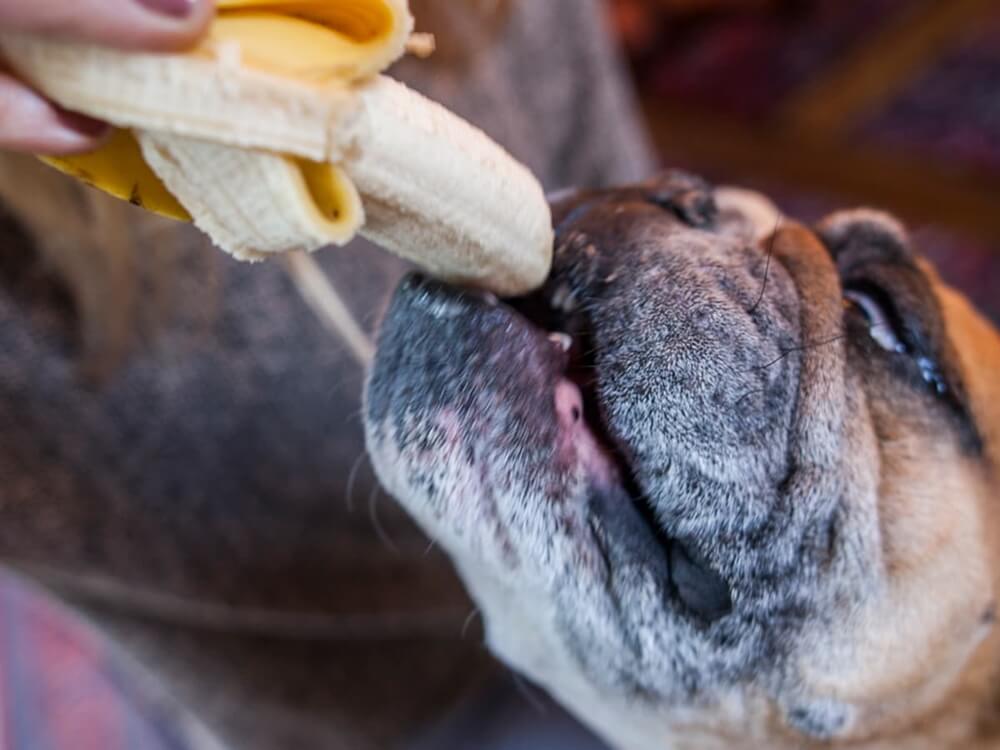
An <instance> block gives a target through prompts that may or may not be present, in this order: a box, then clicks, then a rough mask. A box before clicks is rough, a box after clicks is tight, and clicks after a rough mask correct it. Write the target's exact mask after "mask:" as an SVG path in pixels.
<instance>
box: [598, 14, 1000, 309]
mask: <svg viewBox="0 0 1000 750" xmlns="http://www.w3.org/2000/svg"><path fill="white" fill-rule="evenodd" d="M608 3H609V8H608V11H609V13H610V16H611V20H612V23H613V24H614V27H615V30H616V33H617V35H618V38H619V39H620V40H621V43H622V45H623V47H624V49H625V50H626V53H627V55H628V58H629V62H630V66H631V70H632V74H633V76H634V79H635V82H636V85H637V87H638V90H639V95H640V98H641V102H642V107H643V111H644V114H645V117H646V120H647V122H648V125H649V130H650V132H651V134H652V137H653V139H654V141H655V143H656V146H657V148H658V150H659V152H660V155H661V156H662V159H663V161H664V162H665V163H667V164H672V165H683V166H687V167H690V168H691V169H693V170H695V171H697V172H701V173H703V174H705V175H706V176H708V177H710V178H712V179H714V180H719V181H733V182H738V183H742V184H746V185H749V186H752V187H757V188H760V189H762V190H764V191H765V192H767V193H769V194H771V195H772V196H773V197H774V198H775V199H776V200H777V201H778V202H779V203H780V204H781V205H782V206H783V207H784V208H785V209H787V210H788V211H789V212H790V213H791V214H793V215H796V216H798V217H800V218H803V219H811V218H815V217H816V216H818V215H820V214H822V213H823V212H825V211H827V210H829V209H831V208H841V207H845V206H849V205H859V204H865V205H872V206H877V207H881V208H885V209H887V210H890V211H892V212H894V213H897V214H899V215H900V216H902V217H903V218H904V219H906V220H907V222H908V223H909V224H910V226H911V228H912V229H913V231H914V233H915V235H916V237H917V240H918V243H919V246H920V247H921V249H922V250H923V251H924V252H925V253H926V254H927V255H929V256H930V257H931V258H932V259H933V260H934V261H935V262H936V263H937V264H938V266H939V268H940V270H941V271H942V272H943V274H944V275H945V277H946V278H948V279H949V280H950V281H951V282H953V283H954V284H956V285H957V286H959V287H960V288H962V289H964V290H965V291H966V292H967V293H968V294H969V295H970V296H971V297H972V298H973V299H974V300H975V301H976V302H977V303H978V304H979V306H980V308H981V309H984V310H986V311H987V312H989V313H990V314H991V315H992V316H993V318H994V319H997V320H1000V261H998V260H997V255H996V253H997V248H1000V210H998V204H997V198H998V195H1000V189H998V188H1000V4H998V3H996V2H993V1H992V0H948V1H947V2H937V1H935V0H866V1H865V2H843V1H842V0H608Z"/></svg>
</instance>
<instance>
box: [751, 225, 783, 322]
mask: <svg viewBox="0 0 1000 750" xmlns="http://www.w3.org/2000/svg"><path fill="white" fill-rule="evenodd" d="M780 228H781V217H780V216H779V217H778V218H777V219H776V220H775V222H774V231H773V232H771V238H770V240H769V241H768V243H767V255H766V256H765V258H764V278H763V279H762V280H761V284H760V294H759V295H757V301H756V302H754V303H753V305H751V307H750V309H749V310H747V313H748V314H749V315H753V313H754V312H755V311H756V310H757V308H758V307H759V306H760V303H761V302H763V301H764V291H765V290H766V289H767V277H768V273H769V272H770V270H771V257H772V256H773V255H774V243H775V240H776V239H777V237H778V230H779V229H780Z"/></svg>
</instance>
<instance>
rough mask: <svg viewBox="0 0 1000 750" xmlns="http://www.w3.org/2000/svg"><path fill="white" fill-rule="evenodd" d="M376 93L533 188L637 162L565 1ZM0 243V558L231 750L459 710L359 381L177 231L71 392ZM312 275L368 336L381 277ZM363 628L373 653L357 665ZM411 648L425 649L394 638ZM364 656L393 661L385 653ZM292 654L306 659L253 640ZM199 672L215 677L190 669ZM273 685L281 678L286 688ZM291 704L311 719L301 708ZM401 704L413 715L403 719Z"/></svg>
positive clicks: (423, 546)
mask: <svg viewBox="0 0 1000 750" xmlns="http://www.w3.org/2000/svg"><path fill="white" fill-rule="evenodd" d="M394 73H395V74H396V75H398V76H399V77H401V78H403V79H404V80H406V81H408V82H410V83H411V84H413V85H414V86H415V87H416V88H418V89H421V90H423V91H425V92H427V93H429V94H430V95H431V96H432V97H433V98H436V99H438V100H439V101H442V102H443V103H445V104H446V105H447V106H449V107H451V108H453V109H454V110H455V111H457V112H458V113H459V114H461V115H463V116H465V117H467V118H469V119H470V120H472V121H473V122H475V123H477V124H479V125H481V126H482V127H483V128H484V129H485V130H486V131H487V132H488V133H490V134H491V135H492V136H493V137H495V138H496V139H497V140H499V141H500V142H501V143H503V144H504V145H505V146H507V147H508V148H509V149H510V150H511V151H512V153H513V154H514V155H515V156H516V157H518V158H520V159H521V160H523V161H524V162H525V163H526V164H527V165H528V166H529V167H530V168H532V169H533V170H534V171H535V172H536V174H538V175H539V176H540V178H541V179H542V180H543V182H544V183H545V186H546V187H547V188H549V189H554V188H558V187H564V186H567V185H573V184H579V185H598V184H606V183H610V182H618V181H625V180H632V179H635V178H638V177H641V176H643V175H644V174H645V173H646V172H647V170H648V168H649V166H650V161H651V160H650V158H649V152H648V150H647V148H646V143H645V140H644V137H643V135H642V134H641V131H640V129H639V128H638V126H637V124H636V119H635V112H634V108H633V106H632V102H631V99H630V97H629V95H628V93H627V90H626V89H625V87H624V85H623V82H622V78H621V76H620V71H619V69H618V63H617V61H616V59H615V58H614V55H613V53H612V51H611V49H610V46H609V42H608V39H607V37H606V34H605V32H604V29H603V27H602V25H601V17H600V12H599V8H598V6H597V5H596V4H595V3H593V2H590V0H586V1H585V0H546V1H545V2H535V0H523V1H521V2H516V3H513V4H512V7H511V9H510V12H509V14H508V15H507V16H506V18H505V20H504V22H503V24H502V25H501V26H500V27H499V28H498V29H497V30H496V31H495V40H494V43H493V46H489V45H487V46H484V47H483V48H481V49H480V50H479V51H478V53H477V54H475V55H474V56H472V57H471V58H470V59H469V60H468V61H467V65H465V66H464V67H463V68H462V69H459V70H456V69H453V68H444V67H442V66H431V65H427V64H424V63H422V62H420V61H416V60H407V61H405V62H403V63H402V64H400V65H398V66H397V69H396V70H395V71H394ZM38 200H44V196H43V195H40V196H38ZM4 229H5V231H4V234H3V239H2V240H0V243H2V244H0V259H2V260H0V267H9V268H11V269H14V271H11V272H9V273H5V274H4V273H0V558H2V559H4V560H6V561H7V562H9V563H11V564H14V565H17V566H19V567H21V568H23V569H25V570H27V571H29V572H31V573H33V574H35V575H37V576H40V577H42V579H43V580H45V581H47V582H49V583H50V584H51V585H53V586H55V587H57V590H59V591H60V592H63V593H65V594H67V595H73V596H75V597H76V602H77V603H78V604H79V605H80V606H84V607H87V606H92V607H93V609H92V615H93V617H94V618H95V620H96V621H97V622H98V623H101V622H107V623H108V626H109V627H111V626H112V623H113V630H114V632H115V633H116V635H119V636H121V637H126V636H128V634H129V632H131V631H134V632H135V633H138V634H140V635H137V636H136V638H137V639H138V641H137V643H138V642H141V652H142V656H143V658H144V660H145V661H146V662H147V663H149V664H152V665H153V667H154V668H165V667H164V665H169V670H170V672H171V673H172V674H175V675H177V676H178V679H179V680H180V678H181V676H183V675H185V674H186V675H189V676H192V675H193V676H195V677H197V679H195V680H181V681H179V682H178V683H177V684H178V686H181V687H183V692H184V693H185V695H184V696H182V697H190V698H191V699H193V700H194V699H198V696H201V695H203V694H205V691H206V690H207V691H208V692H209V693H214V694H219V695H230V694H239V695H241V696H243V698H241V700H243V699H244V698H245V702H244V703H243V704H242V713H241V714H240V717H239V718H238V719H234V718H233V717H232V715H230V714H226V713H225V711H223V712H222V713H221V714H220V716H221V715H223V714H225V715H226V717H227V718H226V719H225V724H226V726H228V727H231V728H232V731H231V733H230V737H231V738H232V739H234V740H239V745H238V746H239V747H241V748H256V747H260V748H264V747H276V746H281V747H294V746H299V747H303V748H309V747H330V746H332V745H331V744H329V743H331V742H332V739H330V738H332V737H334V736H340V735H344V736H353V734H352V733H360V735H365V736H368V735H371V736H372V737H375V735H376V734H378V738H377V741H378V743H386V742H388V737H389V736H390V735H391V734H393V733H394V730H393V727H395V729H396V730H399V731H401V730H402V728H403V727H404V726H409V725H410V724H412V722H413V721H415V720H416V719H417V718H419V717H420V716H423V715H427V714H429V713H430V712H431V711H432V704H438V703H440V702H441V701H442V700H443V697H444V696H445V695H446V694H448V695H450V694H453V693H457V692H459V689H460V682H459V681H458V675H463V677H462V679H465V677H464V675H465V674H466V673H469V677H470V679H473V678H474V675H475V673H476V672H477V671H478V670H479V667H477V666H475V664H476V661H477V659H478V658H479V657H478V650H476V652H475V653H472V654H470V653H468V651H469V650H468V649H463V648H462V647H461V646H456V647H454V648H450V647H446V646H444V645H442V643H443V642H444V641H448V640H455V639H456V637H457V633H458V632H459V630H460V629H461V625H462V621H463V619H464V617H465V616H466V614H467V612H468V611H469V608H470V604H469V603H468V601H467V599H466V597H465V595H464V593H463V592H462V589H461V586H460V585H459V583H458V581H457V580H456V578H455V576H454V575H453V573H452V572H451V569H450V566H449V565H448V562H447V560H446V559H445V558H444V556H443V555H441V554H440V553H438V552H437V551H436V550H429V549H428V542H427V540H426V539H425V538H424V537H423V535H422V534H421V533H420V532H419V531H418V530H417V529H416V528H415V527H414V525H413V524H412V523H411V522H410V521H409V520H408V519H407V518H405V517H404V516H403V514H402V513H401V512H400V511H399V510H398V509H397V508H396V507H395V505H394V504H393V503H392V502H391V500H389V499H388V498H386V497H385V496H384V494H382V493H381V492H379V490H378V488H377V486H376V484H375V482H374V480H373V477H372V474H371V471H370V469H369V467H368V465H367V462H366V461H365V460H364V457H363V440H362V433H361V423H360V419H359V417H358V411H359V408H360V393H361V387H362V373H361V372H360V371H359V370H358V368H357V367H356V366H355V365H354V364H353V362H352V360H351V358H350V357H349V356H348V354H347V352H346V351H344V350H343V349H342V348H341V346H340V344H339V342H338V341H337V340H335V339H333V338H331V336H330V334H329V333H327V332H326V331H325V330H324V329H323V328H322V326H321V325H320V324H319V323H318V322H317V320H316V319H315V318H314V317H313V316H312V314H311V313H310V312H309V310H308V309H307V308H306V306H305V304H304V303H303V302H302V300H301V299H300V298H299V297H298V295H297V294H296V292H295V291H294V290H293V288H292V286H291V284H290V282H289V280H288V279H287V277H286V276H285V275H284V273H283V272H282V271H281V269H280V268H279V267H278V266H277V264H261V265H252V266H251V265H245V264H240V263H238V262H236V261H233V260H231V259H229V258H228V257H225V256H223V255H222V254H221V253H217V252H206V251H205V250H204V248H203V247H202V246H201V243H199V242H197V241H196V240H195V238H194V235H191V237H192V241H191V243H190V245H189V246H187V247H180V248H178V249H177V251H176V256H175V257H174V258H173V259H172V260H173V263H172V265H173V267H174V268H175V269H176V271H175V273H176V277H175V278H174V279H173V282H172V287H171V306H170V308H169V312H168V313H167V314H166V318H165V320H164V321H163V324H162V325H161V326H160V327H159V329H158V330H157V331H156V333H155V336H151V337H150V338H148V339H147V340H145V341H143V342H141V344H140V345H139V346H138V347H136V348H135V350H134V351H133V353H132V355H131V356H130V358H129V359H128V360H127V361H126V363H125V364H124V365H123V367H122V368H121V369H120V370H119V371H118V372H116V373H115V374H114V375H113V376H112V377H111V378H110V379H108V380H107V382H106V383H104V384H103V385H101V386H100V387H96V388H95V387H93V386H88V385H86V384H85V383H83V382H82V381H81V380H80V379H79V377H78V371H77V370H76V368H75V359H74V344H73V338H72V330H71V329H68V327H67V325H65V319H66V315H65V313H66V310H65V307H64V303H65V298H64V296H61V295H60V294H59V292H58V288H57V286H58V285H56V286H55V287H53V286H52V283H53V282H52V280H51V279H43V281H44V284H47V285H48V287H46V288H47V289H48V291H40V290H39V289H38V288H35V287H34V286H32V285H36V286H37V284H38V283H39V277H37V275H36V274H35V273H34V272H32V271H30V270H29V271H27V272H25V271H24V266H23V264H24V263H25V262H28V263H29V266H30V250H28V249H26V247H25V242H24V241H23V237H19V236H18V235H17V233H16V232H15V231H13V230H12V229H11V227H10V225H9V223H8V224H6V225H4ZM53 231H58V227H53ZM138 251H139V252H141V251H142V248H138ZM26 258H27V259H28V260H27V261H25V259H26ZM318 258H319V261H320V263H321V264H322V265H323V267H324V268H325V270H326V271H327V272H328V273H329V274H330V276H331V277H332V279H333V280H334V283H335V284H336V285H337V286H338V288H339V289H340V290H341V291H342V292H343V293H344V294H345V295H346V297H347V299H348V302H349V304H350V305H351V306H352V307H353V309H354V311H355V313H356V314H357V315H358V317H359V318H360V319H361V320H362V321H363V322H364V324H365V325H366V326H367V327H368V329H369V330H373V329H374V326H375V322H376V320H377V318H378V314H379V312H380V310H381V309H382V307H383V305H384V304H385V302H386V300H387V296H388V294H389V293H390V291H391V290H392V288H393V286H394V285H395V283H396V281H397V280H398V279H399V277H400V275H401V274H402V273H403V272H404V270H405V266H404V264H403V263H402V262H401V261H398V260H397V259H395V258H393V257H390V256H388V255H386V254H384V253H382V252H379V251H378V250H376V249H375V248H372V247H371V246H369V245H367V244H365V243H363V242H358V243H355V244H354V245H352V246H351V247H348V248H344V249H341V250H329V251H325V252H322V253H320V254H319V256H318ZM19 264H21V265H20V268H21V271H17V270H16V269H17V268H18V267H19ZM44 284H43V285H44ZM53 295H55V296H53ZM375 516H377V519H378V520H377V523H376V522H375V521H373V518H374V517H375ZM88 602H89V603H91V604H87V603H88ZM108 606H113V607H115V608H116V609H117V611H118V614H117V615H115V617H114V618H113V620H112V619H109V616H108V614H107V609H106V607H108ZM133 617H134V618H136V619H134V622H133V624H134V627H132V626H130V624H129V623H130V621H131V618H133ZM139 617H145V618H147V619H146V620H145V621H144V622H143V621H140V620H139V619H138V618H139ZM345 623H346V625H345ZM227 632H229V633H237V632H240V633H244V634H245V635H242V636H236V635H226V633H227ZM365 633H369V634H376V635H378V636H379V637H380V638H382V639H383V642H379V643H374V644H369V645H367V646H365V645H363V644H362V642H361V641H359V640H358V635H359V634H361V635H364V634H365ZM203 634H204V635H203ZM208 634H211V635H208ZM345 634H346V635H349V636H350V637H351V638H353V639H354V640H352V641H351V642H350V643H349V644H348V645H344V642H343V641H342V640H339V639H343V638H344V637H345ZM430 635H434V636H435V637H437V638H438V639H439V640H438V641H436V642H434V643H435V645H433V646H432V645H430V643H431V642H430V641H426V642H421V643H424V645H421V643H418V642H417V641H416V640H414V638H416V637H418V636H419V637H424V638H426V637H429V636H430ZM390 636H392V637H396V638H400V639H402V640H400V641H399V642H398V643H396V644H394V645H393V646H392V647H391V648H387V647H386V646H385V644H384V639H385V638H388V637H390ZM303 637H308V638H309V639H310V645H309V646H308V647H307V646H304V645H301V644H299V645H295V644H292V643H287V644H285V645H279V640H280V639H282V638H284V639H289V640H291V639H293V638H303ZM247 638H249V639H251V640H245V639H247ZM254 638H270V639H271V640H270V641H268V643H269V644H270V645H268V646H267V647H266V648H264V647H261V646H260V643H258V642H257V641H254V640H252V639H254ZM323 638H326V639H327V641H328V642H327V643H326V644H323V645H317V644H319V643H320V641H322V639H323ZM241 639H244V640H241ZM178 643H180V644H183V645H181V646H178V645H177V644H178ZM208 644H212V645H211V647H209V645H208ZM241 644H242V645H241ZM227 654H228V655H227ZM407 655H409V656H407ZM449 656H450V657H451V659H452V660H451V661H450V662H449V660H448V657H449ZM376 658H377V661H376ZM217 659H229V660H230V662H231V663H230V665H229V666H231V667H232V668H231V669H227V670H216V669H214V668H212V667H211V664H212V663H213V661H214V660H217ZM349 662H350V663H349ZM310 663H312V664H314V666H315V667H316V670H315V673H314V674H312V673H308V670H307V667H308V666H309V665H310ZM484 663H485V662H484ZM280 664H286V665H288V669H290V670H291V671H292V672H293V673H294V672H295V670H307V672H306V673H300V674H299V675H298V676H297V677H295V678H290V679H289V681H288V682H287V683H286V682H285V677H283V676H282V675H283V668H279V665H280ZM337 665H340V666H337ZM432 665H433V667H434V669H433V670H432V669H431V666H432ZM382 667H384V672H382V674H383V675H385V676H386V677H385V679H388V680H392V679H394V678H393V677H392V675H394V674H396V675H399V676H400V677H401V678H402V679H405V680H406V681H407V683H409V686H408V687H406V688H403V689H401V690H400V691H396V692H392V700H393V701H399V702H400V706H399V707H398V710H396V709H397V707H395V706H393V705H390V704H388V703H386V701H383V700H380V698H379V693H380V692H381V691H384V690H385V688H384V684H388V683H382V682H378V681H373V682H372V683H371V684H372V686H373V688H372V689H371V691H370V698H371V700H372V703H371V705H378V706H380V710H381V711H382V714H380V716H381V718H380V720H379V725H378V726H379V727H382V728H383V729H380V730H379V732H375V730H374V729H373V725H372V724H371V722H370V721H367V720H366V719H364V718H363V715H364V711H362V707H361V705H360V704H366V705H367V701H366V699H362V698H361V696H362V695H363V694H365V693H364V691H362V690H360V688H359V690H358V692H357V693H354V692H353V691H352V684H354V683H355V681H354V680H353V679H352V678H350V676H349V675H350V674H351V673H353V670H355V669H359V670H362V671H361V672H357V673H356V674H357V675H359V677H358V680H359V682H358V684H360V679H361V678H360V675H361V674H362V672H364V671H366V670H369V671H371V672H372V673H374V672H379V671H380V670H381V668H382ZM336 669H340V670H341V672H342V674H343V675H344V678H343V679H342V680H339V681H338V680H334V679H333V678H332V676H333V675H335V670H336ZM241 674H242V675H245V677H244V678H242V679H241V678H240V675H241ZM303 674H306V676H308V677H309V679H305V678H304V677H303ZM268 675H273V678H269V677H268ZM421 675H424V676H425V679H422V678H421ZM310 684H312V687H310ZM196 685H197V686H196ZM325 685H329V686H334V685H335V686H336V689H334V687H330V689H326V688H325V687H324V686H325ZM184 686H186V687H184ZM341 688H342V690H341ZM424 688H426V689H424ZM189 689H190V691H191V692H190V695H188V694H187V691H188V690H189ZM313 689H315V690H316V691H318V692H317V693H316V695H317V697H316V701H315V702H311V701H310V700H309V698H308V695H307V694H306V693H304V692H303V691H306V692H308V691H309V690H313ZM410 690H412V691H416V692H419V693H422V694H421V695H419V696H416V697H415V701H416V703H419V704H420V706H419V709H418V708H415V707H412V706H411V707H410V708H405V707H404V706H403V703H405V700H404V697H405V695H407V694H408V691H410ZM234 691H238V693H235V692H234ZM387 694H388V693H387ZM293 695H294V698H293V697H290V696H293ZM283 701H284V702H285V703H294V702H295V701H302V704H303V705H306V706H309V707H310V710H309V713H310V714H313V721H314V722H316V723H315V725H314V728H315V731H316V732H317V734H315V737H317V738H318V737H320V736H322V737H325V738H326V740H324V741H323V742H320V741H319V740H315V741H306V740H303V741H302V742H301V743H298V744H295V743H293V744H287V745H286V744H279V745H275V744H270V745H269V744H267V743H266V742H264V741H263V740H258V739H255V738H259V737H265V736H267V732H266V731H265V728H264V726H265V725H266V724H267V723H268V722H269V721H270V719H269V718H268V717H269V716H270V713H269V711H270V710H271V708H274V710H279V708H280V706H281V705H283V703H282V702H283ZM338 705H342V706H346V707H349V712H348V713H345V712H341V711H340V710H339V709H337V708H336V707H337V706H338ZM269 706H270V708H268V707H269ZM211 709H212V707H211V706H208V705H207V706H206V711H208V712H209V713H211V712H212V711H211ZM355 717H357V718H358V723H357V724H356V726H355V727H354V728H352V727H351V726H348V724H347V723H346V722H348V720H350V722H354V719H355ZM210 718H211V717H210ZM369 718H370V717H369ZM220 720H221V719H220ZM383 730H384V731H383ZM310 742H312V744H310ZM324 743H325V744H324ZM354 747H359V746H358V745H355V746H354Z"/></svg>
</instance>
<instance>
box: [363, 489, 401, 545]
mask: <svg viewBox="0 0 1000 750" xmlns="http://www.w3.org/2000/svg"><path fill="white" fill-rule="evenodd" d="M381 491H382V488H381V487H380V486H379V485H378V483H377V482H376V483H375V486H374V487H372V491H371V492H370V493H369V494H368V517H369V518H370V519H371V522H372V528H374V529H375V535H376V536H377V537H378V538H379V540H380V541H381V542H382V544H384V545H385V546H386V548H387V549H389V550H390V551H392V552H393V553H394V554H396V555H402V552H401V551H400V549H399V547H398V546H396V543H395V542H394V541H393V540H392V537H390V536H389V534H388V533H387V532H386V530H385V527H383V526H382V522H381V521H380V520H379V517H378V496H379V493H380V492H381Z"/></svg>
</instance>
